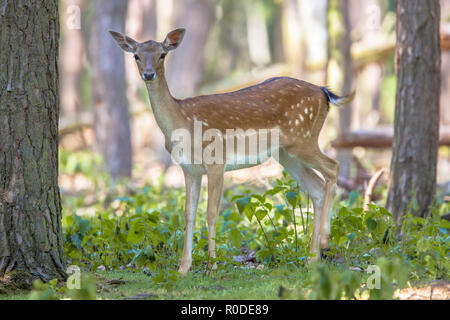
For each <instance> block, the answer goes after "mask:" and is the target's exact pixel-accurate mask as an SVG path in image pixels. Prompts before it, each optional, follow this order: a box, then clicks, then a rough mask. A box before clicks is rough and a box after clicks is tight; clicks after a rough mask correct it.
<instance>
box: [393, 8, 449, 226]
mask: <svg viewBox="0 0 450 320" xmlns="http://www.w3.org/2000/svg"><path fill="white" fill-rule="evenodd" d="M439 22H440V7H439V0H430V1H409V0H398V1H397V30H396V32H397V47H396V60H397V97H396V108H395V120H394V144H393V154H392V160H391V185H390V188H389V194H388V200H387V206H388V208H389V209H390V210H391V211H392V213H393V214H394V216H395V218H396V221H397V223H399V224H400V222H401V219H402V217H403V215H404V214H406V213H409V212H411V213H413V214H414V215H417V216H421V217H423V216H425V215H427V213H428V211H429V207H430V205H431V204H432V201H433V198H434V194H435V188H436V166H437V155H438V139H439V96H440V80H441V70H440V67H441V48H440V38H439Z"/></svg>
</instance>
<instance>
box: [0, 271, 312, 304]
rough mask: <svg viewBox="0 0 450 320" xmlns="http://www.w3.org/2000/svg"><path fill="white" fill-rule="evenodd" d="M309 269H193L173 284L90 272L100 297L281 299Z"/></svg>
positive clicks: (133, 275) (299, 284) (299, 283)
mask: <svg viewBox="0 0 450 320" xmlns="http://www.w3.org/2000/svg"><path fill="white" fill-rule="evenodd" d="M308 272H309V271H308V270H307V269H305V268H294V267H287V266H283V267H279V268H275V269H266V268H265V269H263V270H256V269H249V268H240V267H236V268H234V267H233V266H230V268H228V270H218V271H216V272H214V273H213V274H212V275H206V274H205V273H204V272H200V271H198V272H191V273H189V274H187V275H186V276H181V277H180V278H179V279H178V281H176V282H175V283H173V285H172V286H171V287H165V286H164V285H159V284H155V283H153V282H152V280H151V277H150V276H148V275H146V274H144V273H143V272H139V271H137V272H133V271H98V272H95V273H89V274H90V275H91V276H92V277H94V278H95V279H96V281H97V299H119V300H120V299H126V298H130V297H133V296H136V295H138V294H151V295H148V296H146V298H147V299H164V300H165V299H169V300H174V299H176V300H183V299H193V300H234V299H243V300H245V299H256V300H264V299H279V298H280V297H279V292H280V286H281V287H283V288H286V289H294V288H301V287H302V286H303V284H304V283H305V281H306V279H307V276H308ZM3 299H7V300H22V299H28V293H27V292H24V293H22V294H16V295H9V296H2V295H0V300H3Z"/></svg>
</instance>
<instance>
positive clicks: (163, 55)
mask: <svg viewBox="0 0 450 320" xmlns="http://www.w3.org/2000/svg"><path fill="white" fill-rule="evenodd" d="M166 55H167V53H163V54H161V56H160V57H159V59H160V60H162V59H164V58H165V57H166Z"/></svg>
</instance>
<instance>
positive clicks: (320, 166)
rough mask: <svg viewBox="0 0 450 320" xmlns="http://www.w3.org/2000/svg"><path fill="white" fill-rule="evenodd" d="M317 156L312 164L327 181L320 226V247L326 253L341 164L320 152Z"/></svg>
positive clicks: (328, 246) (328, 245)
mask: <svg viewBox="0 0 450 320" xmlns="http://www.w3.org/2000/svg"><path fill="white" fill-rule="evenodd" d="M315 154H316V159H315V161H312V162H311V163H310V164H311V166H312V167H313V168H314V169H316V170H318V171H319V172H320V173H321V174H322V176H323V177H324V179H325V197H324V203H323V207H322V212H321V215H320V224H319V246H320V249H321V251H326V250H328V249H329V248H330V244H329V238H330V220H331V210H332V206H333V199H334V196H335V190H336V182H337V178H338V174H339V162H337V161H336V160H334V159H331V158H329V157H327V156H326V155H325V154H323V153H322V152H321V151H320V150H318V152H316V153H315Z"/></svg>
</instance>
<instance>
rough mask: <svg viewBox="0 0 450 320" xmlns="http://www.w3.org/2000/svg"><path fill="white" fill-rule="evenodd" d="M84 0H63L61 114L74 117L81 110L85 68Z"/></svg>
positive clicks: (70, 117)
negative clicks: (82, 77)
mask: <svg viewBox="0 0 450 320" xmlns="http://www.w3.org/2000/svg"><path fill="white" fill-rule="evenodd" d="M82 5H83V0H65V1H62V10H63V13H64V14H63V15H62V16H63V17H64V19H63V22H62V24H61V25H62V26H63V30H62V31H63V33H64V34H63V36H62V37H61V38H62V43H61V60H60V69H61V74H60V81H61V90H60V92H61V114H62V116H63V117H65V118H69V119H74V118H76V117H77V116H78V114H79V112H80V77H81V71H82V69H83V57H84V43H83V35H82V33H81V23H80V22H81V21H80V20H81V8H82Z"/></svg>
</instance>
